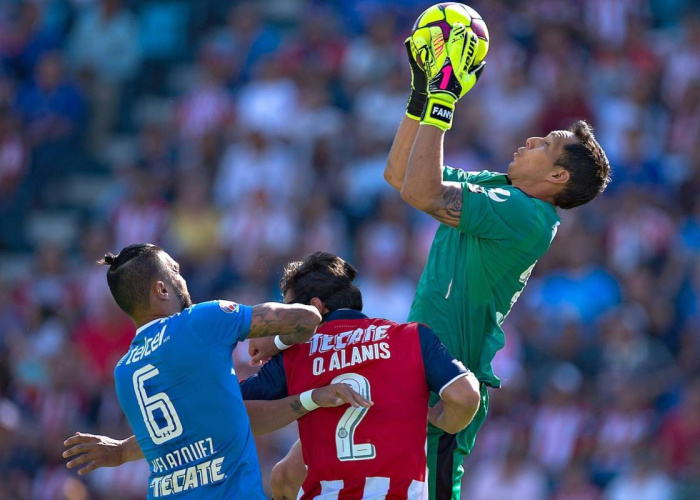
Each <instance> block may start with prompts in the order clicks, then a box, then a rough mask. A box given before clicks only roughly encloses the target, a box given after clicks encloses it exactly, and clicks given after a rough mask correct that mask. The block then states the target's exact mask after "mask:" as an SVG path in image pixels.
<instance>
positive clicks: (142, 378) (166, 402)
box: [133, 364, 182, 444]
mask: <svg viewBox="0 0 700 500" xmlns="http://www.w3.org/2000/svg"><path fill="white" fill-rule="evenodd" d="M158 373H159V372H158V368H156V367H155V366H153V365H151V364H148V365H146V366H144V367H143V368H139V369H138V370H136V371H135V372H134V378H133V381H134V391H135V392H136V400H137V401H138V403H139V408H140V409H141V416H143V421H144V422H145V423H146V429H148V435H149V436H151V439H152V440H153V442H154V443H155V444H163V443H165V442H166V441H170V440H171V439H173V438H176V437H178V436H179V435H180V434H182V424H181V423H180V417H179V416H178V414H177V412H176V411H175V407H174V406H173V403H172V402H171V401H170V398H169V397H168V395H167V394H165V393H164V392H159V393H158V394H154V395H152V396H149V395H148V394H147V393H146V389H145V387H144V386H143V385H144V383H145V382H146V380H148V379H150V378H153V377H155V376H156V375H158ZM156 411H160V413H161V414H162V415H163V418H164V419H165V425H164V426H163V427H160V426H159V425H158V422H157V421H156V415H155V413H156Z"/></svg>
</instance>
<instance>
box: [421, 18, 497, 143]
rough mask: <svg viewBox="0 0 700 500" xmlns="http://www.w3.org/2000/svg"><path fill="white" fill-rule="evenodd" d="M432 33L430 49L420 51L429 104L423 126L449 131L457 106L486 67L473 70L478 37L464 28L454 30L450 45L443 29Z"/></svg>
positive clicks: (482, 66) (432, 29) (424, 112)
mask: <svg viewBox="0 0 700 500" xmlns="http://www.w3.org/2000/svg"><path fill="white" fill-rule="evenodd" d="M430 30H431V37H430V45H429V46H426V47H424V48H423V49H417V50H420V51H422V52H421V53H422V54H423V55H424V58H425V62H424V63H423V67H424V68H425V69H426V75H427V77H428V102H427V104H426V106H425V109H424V111H423V117H422V123H426V124H429V125H433V126H435V127H438V128H440V129H442V130H444V131H446V130H449V129H450V128H451V127H452V117H453V114H454V107H455V103H456V102H457V101H458V100H459V99H460V98H461V97H463V96H464V95H465V94H466V93H467V92H469V91H470V90H471V89H472V87H474V85H475V84H476V82H477V81H478V79H479V77H480V76H481V72H482V71H483V69H484V66H485V63H483V62H482V63H481V64H480V65H478V66H476V67H472V65H473V63H474V58H475V57H476V49H477V44H478V37H477V36H476V35H475V34H474V33H473V32H472V31H471V30H467V28H466V27H465V26H464V25H463V24H461V23H455V24H454V25H453V26H452V30H451V31H450V39H449V41H448V42H447V44H445V42H444V39H443V37H442V31H441V30H440V28H438V27H431V28H430ZM423 43H425V42H423ZM438 67H439V68H440V69H439V70H437V68H438Z"/></svg>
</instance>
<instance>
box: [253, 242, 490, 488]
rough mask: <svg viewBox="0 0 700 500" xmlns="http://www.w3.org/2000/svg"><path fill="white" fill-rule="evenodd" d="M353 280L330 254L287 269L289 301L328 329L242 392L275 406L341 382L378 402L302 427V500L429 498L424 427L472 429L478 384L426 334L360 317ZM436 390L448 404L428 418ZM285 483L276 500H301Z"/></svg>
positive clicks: (315, 416)
mask: <svg viewBox="0 0 700 500" xmlns="http://www.w3.org/2000/svg"><path fill="white" fill-rule="evenodd" d="M356 274H357V271H356V270H355V269H354V268H353V267H352V266H351V265H350V264H348V263H347V262H345V261H344V260H343V259H341V258H340V257H337V256H335V255H333V254H329V253H324V252H317V253H315V254H313V255H311V256H309V257H308V258H307V259H306V260H305V261H303V262H293V263H291V264H289V265H288V266H287V267H286V269H285V274H284V277H283V278H282V281H281V283H280V285H281V289H282V292H283V294H284V299H285V302H286V303H302V304H310V305H313V306H315V307H316V308H317V309H318V310H319V311H320V312H321V314H323V318H324V319H323V323H322V324H321V326H320V327H319V328H318V330H317V334H316V335H314V337H313V338H312V339H311V340H310V341H309V342H307V343H305V344H300V345H299V346H291V347H290V348H289V349H286V350H284V351H283V352H282V353H281V354H279V355H277V356H275V357H273V358H272V359H271V361H269V362H268V363H267V364H265V365H264V366H263V368H262V370H261V371H260V372H259V373H258V374H257V375H256V376H254V377H251V378H250V379H248V380H246V381H245V382H244V383H243V384H242V385H241V392H242V393H243V397H244V398H247V399H277V398H282V397H285V396H286V395H287V394H291V393H295V392H299V391H301V390H304V389H311V388H314V387H320V386H323V385H326V384H328V383H331V382H332V383H338V382H343V383H346V384H348V385H350V386H351V387H352V388H353V389H354V390H355V391H357V392H358V393H360V394H361V395H362V396H364V397H365V398H367V399H371V400H372V401H373V402H374V405H373V406H372V407H371V408H347V407H346V408H334V409H330V410H323V411H317V412H313V413H312V414H309V415H308V416H306V417H304V418H302V419H300V420H299V434H300V437H301V445H302V451H303V458H304V463H305V464H306V466H307V468H308V475H307V477H306V480H305V481H304V483H303V486H302V493H301V498H303V499H311V498H326V497H328V498H331V497H332V498H343V499H347V500H353V499H358V500H359V499H364V498H388V499H406V498H410V499H412V500H413V499H419V498H425V499H427V498H428V488H427V463H426V448H425V447H426V423H427V421H428V420H429V421H430V422H431V423H432V424H433V425H434V426H436V427H439V428H441V429H443V430H445V431H446V432H449V433H455V432H458V431H459V430H461V429H463V428H464V427H466V426H467V425H468V424H469V422H470V421H471V420H472V418H473V416H474V414H475V413H476V411H477V409H478V406H479V388H478V383H477V381H476V378H475V377H474V375H473V374H472V373H471V372H469V371H468V370H467V369H466V368H464V366H463V365H462V364H461V363H460V362H459V361H456V360H455V359H454V357H452V356H451V355H450V354H449V353H448V352H447V350H446V349H445V347H444V346H443V345H442V343H441V342H440V341H439V340H438V339H437V337H436V336H435V335H434V334H433V332H432V331H431V330H430V329H429V328H428V327H427V326H425V325H422V324H419V323H407V324H398V323H394V322H392V321H388V320H384V319H377V318H368V317H367V316H365V315H364V314H362V312H361V310H362V294H361V292H360V290H359V289H358V288H357V287H356V286H355V285H354V284H353V283H352V281H353V280H354V278H355V276H356ZM256 346H258V347H260V343H257V344H256ZM278 347H279V344H278ZM261 349H264V347H261ZM430 391H433V392H435V393H437V394H439V395H440V397H441V398H442V401H441V402H440V403H439V404H437V405H436V406H434V407H433V408H431V409H430V410H429V409H428V399H429V395H430ZM303 401H304V399H302V402H303ZM297 446H298V445H297ZM300 475H301V476H302V477H303V475H304V471H303V470H302V471H300ZM296 479H297V480H298V478H296ZM281 483H286V484H290V482H285V481H273V498H276V499H278V500H279V499H282V498H296V491H293V490H295V488H290V489H289V490H285V491H280V490H278V489H277V485H279V484H281ZM297 484H298V483H297Z"/></svg>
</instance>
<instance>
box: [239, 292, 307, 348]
mask: <svg viewBox="0 0 700 500" xmlns="http://www.w3.org/2000/svg"><path fill="white" fill-rule="evenodd" d="M320 323H321V314H320V313H319V312H318V309H316V308H315V307H313V306H306V305H303V304H279V303H276V302H268V303H265V304H258V305H257V306H253V313H252V316H251V321H250V333H248V338H257V337H270V336H273V335H282V338H283V339H284V343H285V344H287V345H292V344H299V343H302V342H306V341H307V340H309V339H310V338H311V337H312V336H313V334H314V332H316V327H317V326H318V325H319V324H320Z"/></svg>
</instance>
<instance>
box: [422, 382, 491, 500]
mask: <svg viewBox="0 0 700 500" xmlns="http://www.w3.org/2000/svg"><path fill="white" fill-rule="evenodd" d="M480 392H481V404H480V405H479V410H478V411H477V412H476V415H474V420H472V422H471V423H470V424H469V425H468V426H467V427H466V428H465V429H464V430H462V431H460V432H459V433H457V434H447V433H446V432H444V431H442V430H441V429H438V428H437V427H433V426H432V425H430V424H428V485H429V488H430V500H459V498H460V489H461V483H462V476H463V475H464V467H463V466H462V462H463V461H464V458H465V457H466V456H467V455H469V453H471V451H472V448H474V441H475V440H476V434H477V433H478V432H479V429H481V425H482V424H483V423H484V420H486V413H487V412H488V409H489V394H488V392H487V389H486V386H485V385H484V384H481V390H480ZM432 396H433V397H435V396H436V395H435V394H433V395H432ZM437 399H439V398H437ZM437 399H435V400H433V399H432V398H431V403H435V402H437Z"/></svg>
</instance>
